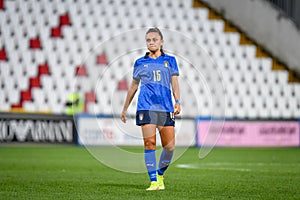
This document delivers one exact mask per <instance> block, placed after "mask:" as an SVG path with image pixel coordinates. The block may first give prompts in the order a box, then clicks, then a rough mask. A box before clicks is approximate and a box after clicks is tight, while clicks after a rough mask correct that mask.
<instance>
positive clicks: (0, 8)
mask: <svg viewBox="0 0 300 200" xmlns="http://www.w3.org/2000/svg"><path fill="white" fill-rule="evenodd" d="M3 9H4V0H0V10H3Z"/></svg>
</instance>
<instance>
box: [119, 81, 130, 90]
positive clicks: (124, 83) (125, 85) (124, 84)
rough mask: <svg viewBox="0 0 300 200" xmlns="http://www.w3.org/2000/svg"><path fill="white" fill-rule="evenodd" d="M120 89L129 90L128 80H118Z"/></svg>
mask: <svg viewBox="0 0 300 200" xmlns="http://www.w3.org/2000/svg"><path fill="white" fill-rule="evenodd" d="M118 90H120V91H127V90H128V83H127V81H126V80H121V81H119V82H118Z"/></svg>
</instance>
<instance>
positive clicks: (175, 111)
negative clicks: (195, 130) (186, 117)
mask: <svg viewBox="0 0 300 200" xmlns="http://www.w3.org/2000/svg"><path fill="white" fill-rule="evenodd" d="M180 111H181V108H180V104H179V103H176V104H175V106H174V114H175V115H178V114H180Z"/></svg>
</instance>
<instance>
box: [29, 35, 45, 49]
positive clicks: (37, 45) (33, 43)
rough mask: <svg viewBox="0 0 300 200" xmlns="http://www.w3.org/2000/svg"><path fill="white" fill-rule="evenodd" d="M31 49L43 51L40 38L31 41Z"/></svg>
mask: <svg viewBox="0 0 300 200" xmlns="http://www.w3.org/2000/svg"><path fill="white" fill-rule="evenodd" d="M29 47H30V48H31V49H41V48H42V45H41V41H40V39H39V38H38V37H36V38H32V39H30V40H29Z"/></svg>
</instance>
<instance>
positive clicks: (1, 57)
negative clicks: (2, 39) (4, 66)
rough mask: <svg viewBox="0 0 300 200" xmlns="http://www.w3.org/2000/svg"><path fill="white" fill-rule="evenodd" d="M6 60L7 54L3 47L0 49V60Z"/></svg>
mask: <svg viewBox="0 0 300 200" xmlns="http://www.w3.org/2000/svg"><path fill="white" fill-rule="evenodd" d="M6 60H7V56H6V51H5V49H4V48H3V49H0V61H6Z"/></svg>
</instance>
